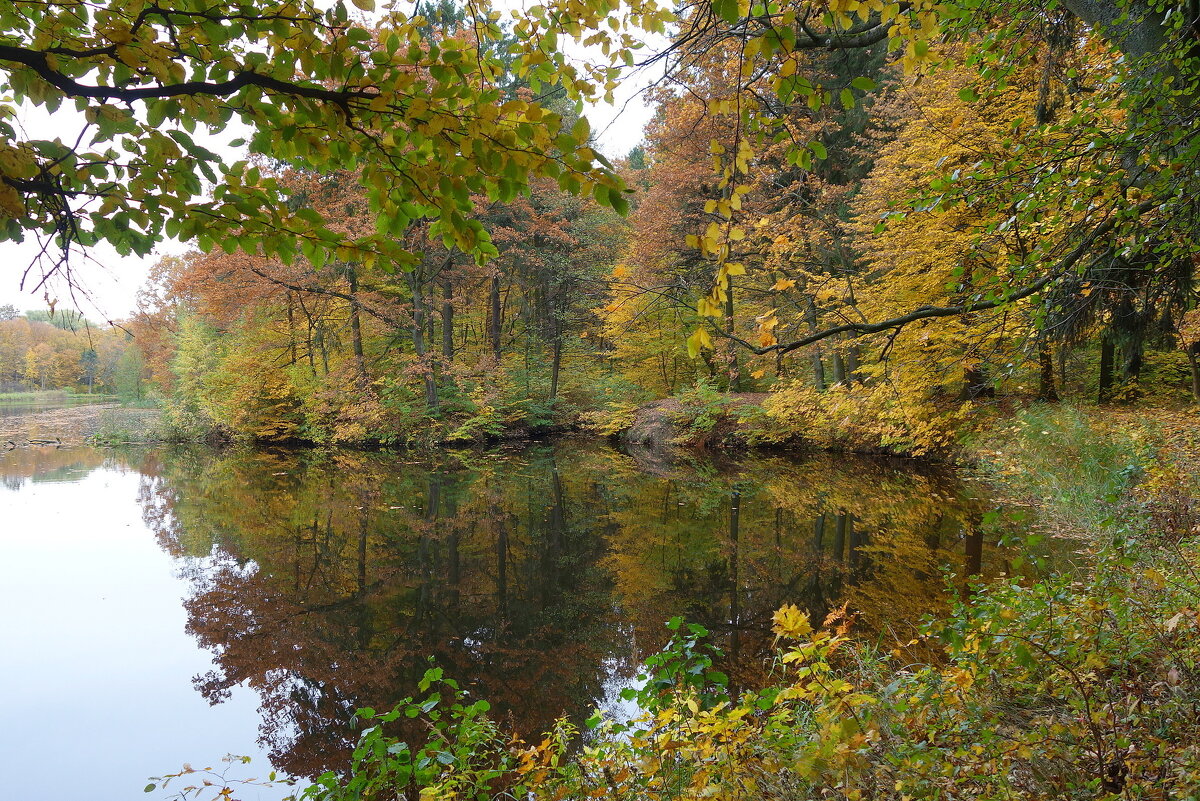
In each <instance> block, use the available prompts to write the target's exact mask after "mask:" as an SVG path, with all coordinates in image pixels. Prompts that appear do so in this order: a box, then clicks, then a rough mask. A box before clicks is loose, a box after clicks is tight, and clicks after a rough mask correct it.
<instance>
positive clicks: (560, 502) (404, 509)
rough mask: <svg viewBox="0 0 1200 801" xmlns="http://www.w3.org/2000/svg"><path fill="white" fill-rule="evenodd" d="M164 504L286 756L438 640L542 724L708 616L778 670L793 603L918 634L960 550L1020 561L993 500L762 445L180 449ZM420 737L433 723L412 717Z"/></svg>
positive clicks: (229, 672) (409, 679) (754, 670)
mask: <svg viewBox="0 0 1200 801" xmlns="http://www.w3.org/2000/svg"><path fill="white" fill-rule="evenodd" d="M141 470H142V471H143V474H144V480H143V484H142V493H141V501H142V504H143V508H144V514H145V518H146V520H147V522H148V523H149V524H150V525H151V527H152V528H153V529H154V531H155V532H156V534H157V536H158V537H159V539H160V542H161V544H162V545H163V547H164V548H166V549H168V550H169V551H170V552H171V553H172V554H173V555H175V556H176V557H178V558H179V559H180V560H181V565H182V568H181V569H182V570H183V571H184V573H185V575H186V576H187V578H188V579H189V580H190V582H191V584H192V586H193V592H192V594H191V596H190V597H189V598H188V599H187V601H186V605H187V611H188V616H189V623H188V627H189V631H190V632H191V633H192V634H193V635H195V636H196V638H197V639H198V641H199V642H200V643H201V645H203V647H205V648H207V649H209V650H211V651H212V652H213V654H214V655H215V663H214V664H215V668H214V670H213V671H211V672H209V673H208V674H206V675H203V676H198V677H197V678H196V686H197V688H198V689H199V690H200V692H201V693H203V694H204V696H205V697H206V698H208V699H209V700H210V701H211V702H213V703H217V702H219V701H220V700H221V699H222V698H223V697H225V696H226V695H227V694H228V692H229V690H230V688H231V687H233V686H235V685H237V684H239V683H245V684H247V685H249V686H251V687H253V688H255V690H256V691H257V692H258V694H259V696H260V697H261V699H262V713H263V724H262V731H261V736H262V739H263V741H264V745H265V746H266V747H267V748H268V749H269V750H270V753H271V758H272V761H273V762H274V764H275V766H276V767H277V768H279V769H280V770H283V771H286V772H288V773H291V774H293V775H297V776H311V775H314V774H317V773H320V772H322V771H324V770H327V769H330V768H337V767H339V766H341V765H343V764H344V763H345V760H346V758H347V755H348V753H349V751H350V750H351V749H352V747H353V742H354V740H355V737H356V733H355V731H354V730H353V728H352V726H351V725H350V724H351V718H352V715H353V712H354V710H355V709H357V708H359V707H363V706H370V707H374V708H377V709H384V708H390V707H391V706H392V705H393V704H394V703H395V702H396V701H397V700H399V699H400V698H403V697H404V696H406V695H410V694H413V693H414V691H415V687H416V682H417V680H418V679H419V678H420V676H421V675H422V673H423V672H424V671H425V669H426V667H427V666H428V660H429V659H431V658H432V659H433V660H435V661H436V662H437V664H439V665H440V666H442V667H443V668H445V670H446V674H447V675H449V676H453V677H455V678H457V679H458V680H459V681H460V682H461V683H462V684H463V685H464V686H465V687H467V688H468V689H469V690H470V691H471V692H472V693H473V694H475V695H477V696H478V697H483V698H486V699H488V700H489V701H490V702H491V703H492V707H493V710H494V714H497V715H499V716H501V717H502V718H504V719H506V720H507V721H508V723H509V724H510V726H511V727H512V728H513V729H514V730H516V731H518V732H520V733H522V734H525V735H527V736H531V735H534V734H537V733H539V732H540V731H542V730H544V729H546V728H548V727H549V726H550V725H551V724H552V722H553V721H554V719H556V718H557V717H559V716H560V715H562V714H567V715H570V716H573V717H575V718H576V719H580V718H582V717H586V716H587V715H588V714H589V713H590V711H591V709H592V708H593V707H594V706H595V705H596V704H597V703H598V702H599V701H600V700H602V699H603V698H604V697H605V695H606V693H607V694H611V692H612V689H613V687H614V686H616V685H619V684H621V683H622V682H627V681H629V680H630V679H632V677H633V676H634V675H636V673H637V670H638V665H639V664H640V662H641V660H642V659H643V658H644V657H645V656H646V655H647V654H648V653H651V652H653V651H655V650H657V649H659V648H661V647H662V645H663V644H664V643H665V640H666V634H667V632H666V630H665V628H664V627H663V621H665V620H666V619H668V618H670V617H672V616H675V615H683V616H684V617H686V618H688V619H689V620H691V621H694V622H698V623H701V624H703V625H705V626H706V627H708V628H709V629H710V630H712V631H713V632H714V633H715V634H716V635H717V637H718V643H719V644H720V645H721V646H722V647H723V648H724V649H725V651H726V654H727V657H726V663H727V664H725V665H723V666H722V667H723V669H725V670H726V672H728V673H729V674H730V675H731V676H732V677H733V680H734V683H735V684H744V683H747V682H753V681H756V680H759V679H760V678H761V676H762V672H763V670H764V669H765V668H764V659H763V657H764V656H765V655H766V652H767V651H768V649H769V646H770V643H771V635H770V633H769V622H770V618H771V614H772V612H773V611H774V610H775V609H776V608H777V607H778V606H779V605H781V604H782V603H785V602H791V603H796V604H798V605H800V606H801V607H804V608H807V609H809V610H811V611H813V612H814V614H815V616H818V617H819V616H822V615H824V614H825V613H826V612H827V611H828V610H830V609H831V608H833V607H835V606H838V605H840V604H842V603H844V602H845V603H848V604H849V606H850V608H851V609H852V610H854V611H856V612H857V613H858V615H859V624H858V628H859V630H860V631H863V632H866V633H869V634H875V633H883V632H891V633H896V634H897V635H898V636H904V635H906V634H907V633H910V632H911V626H912V625H913V622H914V621H916V620H917V619H918V618H919V617H920V616H921V615H923V614H926V613H929V612H936V611H937V610H938V609H939V608H941V607H942V606H943V605H944V604H945V602H946V601H945V598H944V591H943V587H944V583H945V582H944V578H943V569H944V568H945V567H947V566H948V567H949V568H950V569H951V570H953V571H955V572H956V573H957V574H959V575H965V574H966V573H967V572H975V573H978V572H982V573H984V574H985V575H986V574H989V573H994V572H996V571H999V570H1002V569H1005V568H1006V567H1007V566H1006V565H1004V564H1003V561H1002V560H1003V554H1002V553H1001V552H999V551H996V550H995V549H990V548H984V545H983V541H984V537H983V532H982V530H981V525H980V520H981V517H982V513H983V511H984V510H985V509H986V508H988V504H987V502H986V500H985V499H982V498H979V497H977V496H976V495H974V494H973V493H972V491H970V490H969V488H968V487H967V486H966V485H964V484H963V483H962V482H961V481H959V480H958V479H956V478H955V477H954V476H953V475H949V474H946V473H939V472H936V471H927V470H921V469H917V468H915V467H914V466H913V464H912V463H903V464H902V465H898V463H889V462H886V461H876V460H866V459H846V458H836V459H835V458H828V457H814V458H809V459H805V460H801V461H794V460H789V459H784V458H775V457H747V458H745V459H741V460H738V461H736V462H729V463H727V464H718V463H716V462H713V461H702V462H697V463H692V464H679V465H672V466H666V467H663V466H661V465H659V466H656V467H655V468H654V469H653V470H651V471H647V470H645V469H642V468H641V467H639V463H638V461H637V460H635V459H632V458H630V457H628V456H625V455H623V454H621V453H618V452H617V451H614V450H611V449H608V448H605V447H602V446H595V445H585V444H579V443H572V442H561V443H558V444H557V445H554V446H535V447H531V448H527V449H524V450H520V451H499V452H491V453H479V452H462V453H456V454H449V455H446V456H444V457H442V458H441V459H440V460H439V461H436V462H434V461H425V460H421V459H419V458H416V457H412V456H406V455H396V454H383V453H375V452H362V451H301V452H296V451H280V452H264V451H236V452H232V453H220V454H219V453H216V452H213V451H207V450H182V451H158V452H154V453H151V454H148V455H146V456H145V457H144V460H143V464H142V465H141ZM413 734H414V735H415V734H416V732H413Z"/></svg>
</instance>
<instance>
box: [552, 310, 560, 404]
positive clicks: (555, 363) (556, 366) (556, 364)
mask: <svg viewBox="0 0 1200 801" xmlns="http://www.w3.org/2000/svg"><path fill="white" fill-rule="evenodd" d="M561 329H562V325H561V323H559V322H557V321H555V323H554V357H553V359H552V360H551V362H550V397H551V398H557V397H558V374H559V370H560V369H561V368H562V330H561Z"/></svg>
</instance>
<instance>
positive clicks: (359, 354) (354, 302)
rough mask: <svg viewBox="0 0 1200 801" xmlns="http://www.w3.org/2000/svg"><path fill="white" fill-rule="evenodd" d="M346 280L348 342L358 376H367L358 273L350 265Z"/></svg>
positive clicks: (364, 378) (363, 378) (364, 377)
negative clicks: (348, 325)
mask: <svg viewBox="0 0 1200 801" xmlns="http://www.w3.org/2000/svg"><path fill="white" fill-rule="evenodd" d="M346 282H347V283H348V284H349V286H350V298H351V300H350V344H351V347H353V349H354V364H355V366H356V367H357V368H358V377H359V378H360V379H362V380H364V381H365V380H366V378H367V360H366V356H365V355H364V353H363V338H362V320H361V319H360V315H359V312H358V274H357V273H356V272H355V271H354V268H353V267H351V268H349V269H348V270H347V271H346Z"/></svg>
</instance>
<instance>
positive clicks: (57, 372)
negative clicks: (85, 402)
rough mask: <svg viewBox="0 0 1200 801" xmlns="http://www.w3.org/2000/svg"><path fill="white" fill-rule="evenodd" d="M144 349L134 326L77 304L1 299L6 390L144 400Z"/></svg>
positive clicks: (1, 379) (0, 359)
mask: <svg viewBox="0 0 1200 801" xmlns="http://www.w3.org/2000/svg"><path fill="white" fill-rule="evenodd" d="M144 369H145V367H144V365H143V364H142V357H141V353H140V352H139V351H138V349H137V348H136V347H135V346H134V345H133V338H132V336H131V335H130V333H129V332H128V331H125V330H123V329H121V328H119V327H114V326H104V327H101V326H98V325H97V324H96V323H92V322H89V321H88V320H87V319H86V318H85V317H84V316H83V315H82V314H80V313H79V312H77V311H74V310H71V309H39V310H33V311H27V312H23V313H22V312H20V311H18V310H17V308H16V307H15V306H12V305H11V304H4V305H0V394H3V393H25V392H45V391H48V390H67V391H70V392H86V393H103V394H107V395H120V396H122V397H124V398H127V399H129V400H141V399H142V392H143V380H142V374H143V372H144Z"/></svg>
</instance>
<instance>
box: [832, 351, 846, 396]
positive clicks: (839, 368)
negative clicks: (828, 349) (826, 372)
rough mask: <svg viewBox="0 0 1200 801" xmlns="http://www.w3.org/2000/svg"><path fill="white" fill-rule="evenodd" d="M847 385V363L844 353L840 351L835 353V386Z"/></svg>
mask: <svg viewBox="0 0 1200 801" xmlns="http://www.w3.org/2000/svg"><path fill="white" fill-rule="evenodd" d="M845 383H846V361H845V360H844V359H843V358H842V352H841V351H840V350H838V349H836V348H835V349H834V351H833V385H834V386H835V387H837V386H841V385H842V384H845Z"/></svg>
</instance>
